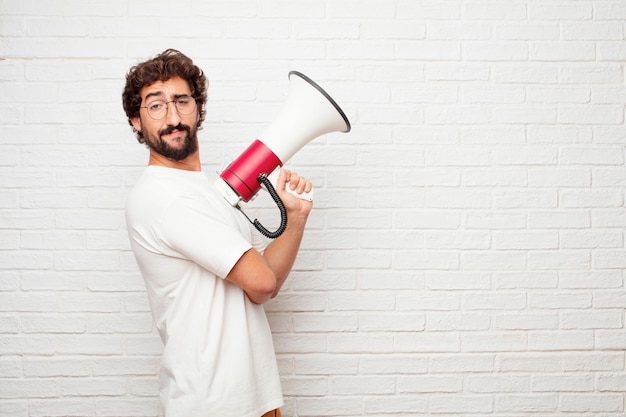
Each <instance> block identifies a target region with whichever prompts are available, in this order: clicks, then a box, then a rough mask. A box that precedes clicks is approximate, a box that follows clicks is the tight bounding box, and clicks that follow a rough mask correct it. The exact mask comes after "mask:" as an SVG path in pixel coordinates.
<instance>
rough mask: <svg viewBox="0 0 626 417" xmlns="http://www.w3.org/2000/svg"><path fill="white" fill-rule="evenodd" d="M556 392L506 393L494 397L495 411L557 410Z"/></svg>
mask: <svg viewBox="0 0 626 417" xmlns="http://www.w3.org/2000/svg"><path fill="white" fill-rule="evenodd" d="M558 403H559V398H558V396H557V395H556V394H508V395H502V396H499V397H498V398H496V401H495V411H496V412H520V411H522V412H529V413H550V412H556V411H557V410H558Z"/></svg>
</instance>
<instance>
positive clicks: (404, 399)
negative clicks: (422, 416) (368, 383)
mask: <svg viewBox="0 0 626 417" xmlns="http://www.w3.org/2000/svg"><path fill="white" fill-rule="evenodd" d="M427 404H428V401H427V399H426V398H424V397H423V396H415V395H406V396H390V397H384V396H383V397H380V398H374V397H370V398H368V399H367V400H366V401H365V404H364V409H365V412H366V413H370V414H371V413H389V412H392V413H400V414H406V413H416V412H418V413H420V412H421V413H424V412H426V410H427Z"/></svg>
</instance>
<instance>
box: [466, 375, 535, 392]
mask: <svg viewBox="0 0 626 417" xmlns="http://www.w3.org/2000/svg"><path fill="white" fill-rule="evenodd" d="M529 379H530V378H529V377H528V376H518V375H511V376H499V375H470V376H469V377H468V378H467V380H466V384H467V388H468V391H469V392H476V393H515V392H528V391H529V389H528V387H529V385H530V384H529Z"/></svg>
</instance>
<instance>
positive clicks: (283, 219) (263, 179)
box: [236, 173, 287, 239]
mask: <svg viewBox="0 0 626 417" xmlns="http://www.w3.org/2000/svg"><path fill="white" fill-rule="evenodd" d="M257 181H259V182H260V183H262V184H263V185H265V187H266V188H267V192H268V193H269V194H270V196H271V197H272V199H273V200H274V202H275V203H276V206H278V210H279V211H280V226H278V229H276V231H274V232H270V231H269V230H267V229H266V228H265V227H264V226H263V225H262V224H261V222H259V220H258V219H254V221H252V220H250V218H249V217H248V216H247V215H246V213H244V211H243V210H242V209H241V207H239V205H237V206H236V207H237V208H238V209H239V211H241V212H242V213H243V215H244V216H246V218H247V219H248V221H249V222H250V223H252V224H253V225H254V227H255V228H256V230H258V231H259V232H260V233H261V234H262V235H263V236H265V237H268V238H270V239H276V238H277V237H278V236H280V235H282V234H283V232H284V231H285V229H286V228H287V209H286V208H285V204H284V203H283V201H282V200H281V199H280V197H279V196H278V193H277V192H276V189H275V188H274V186H273V185H272V183H271V181H270V180H269V179H268V178H267V174H265V173H263V174H261V175H259V177H258V178H257Z"/></svg>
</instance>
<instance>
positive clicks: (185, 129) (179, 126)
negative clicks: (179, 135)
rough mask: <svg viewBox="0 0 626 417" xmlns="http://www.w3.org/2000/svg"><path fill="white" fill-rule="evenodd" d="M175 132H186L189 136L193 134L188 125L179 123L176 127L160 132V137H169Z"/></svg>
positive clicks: (169, 127)
mask: <svg viewBox="0 0 626 417" xmlns="http://www.w3.org/2000/svg"><path fill="white" fill-rule="evenodd" d="M175 130H179V131H185V132H187V134H189V133H191V128H190V127H189V126H187V125H184V124H182V123H179V124H178V125H176V126H168V127H166V128H165V129H163V130H161V131H160V132H159V135H161V136H163V135H169V134H171V133H172V132H174V131H175Z"/></svg>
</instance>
